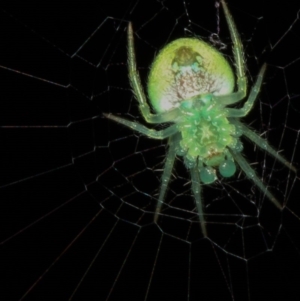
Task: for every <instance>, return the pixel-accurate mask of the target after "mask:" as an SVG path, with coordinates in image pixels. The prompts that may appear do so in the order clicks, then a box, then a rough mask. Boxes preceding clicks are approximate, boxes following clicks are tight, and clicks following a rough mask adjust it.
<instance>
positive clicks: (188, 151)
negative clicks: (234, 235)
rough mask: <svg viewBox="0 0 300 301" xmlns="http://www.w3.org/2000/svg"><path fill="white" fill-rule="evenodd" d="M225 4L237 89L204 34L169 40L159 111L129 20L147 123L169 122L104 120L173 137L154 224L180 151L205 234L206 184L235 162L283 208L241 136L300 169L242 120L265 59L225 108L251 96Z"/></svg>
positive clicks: (154, 84) (159, 72)
mask: <svg viewBox="0 0 300 301" xmlns="http://www.w3.org/2000/svg"><path fill="white" fill-rule="evenodd" d="M221 3H222V6H223V9H224V12H225V17H226V20H227V23H228V27H229V31H230V35H231V39H232V41H233V55H234V60H235V66H236V86H237V90H236V91H234V86H235V83H234V78H235V77H234V73H233V70H232V68H231V67H230V65H229V63H228V62H227V60H226V59H225V58H224V56H223V55H222V54H221V53H220V52H219V51H218V50H216V49H215V48H213V47H212V46H210V45H208V44H207V43H205V42H204V41H202V40H199V39H195V38H181V39H178V40H175V41H173V42H171V43H170V44H168V45H167V46H165V47H164V48H163V49H162V50H161V51H160V52H159V54H158V55H157V57H156V58H155V60H154V62H153V64H152V66H151V69H150V73H149V78H148V85H147V88H148V96H149V100H150V104H151V106H152V108H153V110H154V111H155V114H152V113H151V110H150V107H149V105H148V102H147V99H146V96H145V93H144V90H143V87H142V84H141V80H140V77H139V74H138V71H137V68H136V59H135V53H134V45H133V31H132V27H131V24H129V26H128V65H129V66H128V67H129V79H130V83H131V86H132V89H133V91H134V94H135V97H136V99H137V101H138V102H139V107H140V111H141V113H142V115H143V117H144V118H145V120H146V121H147V122H148V123H152V124H160V123H166V122H167V123H172V125H170V126H169V127H166V128H164V129H162V130H159V131H157V130H154V129H148V128H147V127H145V126H143V125H141V124H139V123H137V122H132V121H129V120H126V119H123V118H120V117H117V116H114V115H111V114H105V116H106V117H107V118H110V119H112V120H114V121H116V122H119V123H121V124H123V125H125V126H127V127H129V128H131V129H133V130H135V131H137V132H140V133H141V134H143V135H145V136H147V137H150V138H154V139H166V138H168V139H169V140H168V141H169V148H168V153H167V156H166V160H165V163H164V170H163V174H162V178H161V187H160V191H159V197H158V202H157V205H156V211H155V215H154V221H155V222H157V220H158V216H159V214H160V212H161V207H162V204H163V202H164V198H165V194H166V190H167V187H168V183H169V181H170V177H171V173H172V168H173V164H174V161H175V158H176V156H180V157H183V159H184V163H185V165H186V167H187V169H188V170H189V171H190V174H191V182H192V191H193V194H194V197H195V202H196V207H197V210H198V215H199V220H200V224H201V228H202V232H203V235H204V236H206V235H207V230H206V224H205V218H204V213H203V211H204V210H203V202H202V200H201V183H203V184H209V183H213V182H214V181H215V180H216V179H217V177H218V176H222V177H225V178H226V177H231V176H232V175H234V173H235V171H236V165H238V166H239V167H240V168H241V170H242V171H243V172H244V173H245V175H246V176H247V177H248V178H249V179H251V180H252V181H253V182H254V183H255V184H256V185H257V187H258V188H259V189H260V190H261V191H262V192H263V193H264V194H265V195H266V196H267V198H268V199H269V200H270V201H271V202H272V203H273V204H274V205H275V206H276V207H278V208H279V209H282V206H281V204H280V203H279V201H278V200H277V199H276V198H275V197H274V196H273V195H272V194H271V193H270V191H269V190H268V189H267V187H266V186H265V185H264V184H263V182H262V181H261V180H260V179H259V178H258V176H257V175H256V173H255V171H254V170H253V169H252V167H251V166H250V165H249V164H248V162H247V161H246V159H245V158H244V157H243V156H242V154H241V152H242V150H243V144H242V142H241V140H240V138H241V136H242V135H244V136H246V137H247V138H248V139H250V140H251V141H252V142H253V143H255V144H256V145H257V146H258V147H260V148H262V149H263V150H265V151H266V152H268V153H269V154H270V155H272V156H274V157H275V158H276V159H277V160H279V161H280V162H281V163H283V164H285V165H286V166H287V167H288V168H290V169H291V170H293V171H294V172H296V169H295V167H293V166H292V165H291V164H290V163H289V162H288V161H287V160H285V159H284V158H283V157H282V156H281V155H279V154H278V153H277V151H275V150H274V149H273V148H272V147H271V146H270V145H269V144H268V143H267V141H266V140H264V139H262V138H261V137H260V136H259V135H257V134H256V133H255V132H253V131H252V130H250V129H249V128H248V127H247V126H245V125H244V124H242V123H241V122H240V121H239V118H241V117H244V116H246V115H247V114H248V112H249V111H250V110H251V108H252V107H253V104H254V101H255V99H256V98H257V95H258V93H259V90H260V87H261V83H262V78H263V74H264V72H265V70H266V65H263V67H262V68H261V70H260V72H259V74H258V77H257V80H256V82H255V84H254V86H253V88H252V89H251V91H250V93H249V95H248V98H247V100H246V101H245V103H244V105H243V106H242V107H241V108H239V109H235V108H231V107H228V106H229V105H232V104H235V103H237V102H239V101H241V100H242V99H244V98H245V97H246V95H247V81H246V75H245V62H244V57H243V47H242V43H241V41H240V38H239V34H238V31H237V29H236V27H235V24H234V22H233V19H232V17H231V15H230V12H229V10H228V8H227V5H226V3H225V2H224V0H221Z"/></svg>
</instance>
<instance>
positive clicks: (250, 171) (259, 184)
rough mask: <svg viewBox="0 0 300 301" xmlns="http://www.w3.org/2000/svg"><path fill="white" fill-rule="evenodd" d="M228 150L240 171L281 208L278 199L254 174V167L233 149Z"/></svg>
mask: <svg viewBox="0 0 300 301" xmlns="http://www.w3.org/2000/svg"><path fill="white" fill-rule="evenodd" d="M229 151H230V152H231V154H232V157H233V158H234V160H235V161H236V162H237V163H238V165H239V166H240V168H241V169H242V171H243V172H244V173H245V175H246V176H247V177H248V178H249V179H250V180H252V181H253V182H254V184H255V185H256V186H257V187H258V188H259V189H260V190H261V191H262V192H263V193H264V194H265V195H266V196H267V198H268V199H269V200H270V201H271V202H272V203H273V204H274V205H275V206H276V207H277V208H279V209H280V210H282V206H281V204H280V203H279V202H278V200H277V199H276V198H275V197H274V196H273V195H272V194H271V193H270V191H269V190H268V188H267V187H266V186H265V185H264V184H263V182H262V181H261V180H260V179H259V178H258V176H257V175H256V173H255V171H254V169H253V168H252V167H251V166H250V165H249V164H248V162H247V161H246V160H245V159H244V157H243V156H242V155H241V154H240V153H238V152H236V151H234V150H233V149H229Z"/></svg>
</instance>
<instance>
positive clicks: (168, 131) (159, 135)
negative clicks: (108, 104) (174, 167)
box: [103, 114, 178, 140]
mask: <svg viewBox="0 0 300 301" xmlns="http://www.w3.org/2000/svg"><path fill="white" fill-rule="evenodd" d="M103 115H104V116H105V117H106V118H108V119H111V120H113V121H116V122H118V123H121V124H123V125H125V126H127V127H129V128H131V129H132V130H134V131H136V132H139V133H141V134H143V135H145V136H147V137H150V138H153V139H160V140H162V139H165V138H168V137H170V136H172V135H174V134H175V133H176V132H178V129H177V126H176V124H174V125H171V126H169V127H167V128H165V129H163V130H159V131H157V130H154V129H148V128H147V127H145V126H144V125H142V124H140V123H138V122H135V121H129V120H127V119H124V118H121V117H118V116H115V115H112V114H103Z"/></svg>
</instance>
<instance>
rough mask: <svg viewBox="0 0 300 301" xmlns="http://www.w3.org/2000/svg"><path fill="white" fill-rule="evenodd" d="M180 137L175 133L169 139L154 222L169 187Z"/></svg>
mask: <svg viewBox="0 0 300 301" xmlns="http://www.w3.org/2000/svg"><path fill="white" fill-rule="evenodd" d="M178 138H179V135H175V136H172V137H170V139H169V149H168V153H167V156H166V162H165V165H164V171H163V174H162V176H161V186H160V191H159V197H158V201H157V204H156V209H155V214H154V222H155V223H156V222H157V220H158V217H159V213H160V211H161V207H162V205H163V202H164V198H165V195H166V191H167V188H168V184H169V182H170V178H171V174H172V169H173V165H174V161H175V157H176V148H177V145H178Z"/></svg>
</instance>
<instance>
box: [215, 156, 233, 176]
mask: <svg viewBox="0 0 300 301" xmlns="http://www.w3.org/2000/svg"><path fill="white" fill-rule="evenodd" d="M235 171H236V166H235V164H234V162H233V161H232V160H225V161H224V162H223V163H222V164H220V165H219V172H220V174H221V175H222V176H223V177H224V178H229V177H231V176H233V175H234V174H235Z"/></svg>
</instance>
